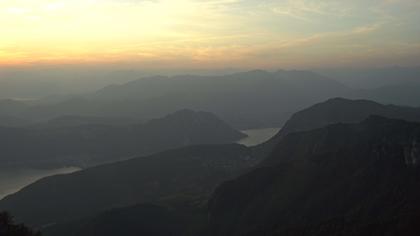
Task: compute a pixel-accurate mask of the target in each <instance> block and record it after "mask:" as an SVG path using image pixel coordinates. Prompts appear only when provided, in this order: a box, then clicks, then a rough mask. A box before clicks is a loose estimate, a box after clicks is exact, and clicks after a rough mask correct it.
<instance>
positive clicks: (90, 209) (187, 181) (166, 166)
mask: <svg viewBox="0 0 420 236" xmlns="http://www.w3.org/2000/svg"><path fill="white" fill-rule="evenodd" d="M253 165H255V160H254V159H253V157H252V154H251V152H250V151H249V149H248V148H246V147H244V146H241V145H238V144H226V145H208V146H206V145H205V146H193V147H187V148H182V149H177V150H171V151H166V152H163V153H159V154H155V155H152V156H148V157H140V158H136V159H132V160H128V161H123V162H119V163H113V164H107V165H103V166H98V167H94V168H90V169H86V170H84V171H80V172H76V173H73V174H69V175H60V176H52V177H48V178H45V179H42V180H40V181H38V182H36V183H34V184H32V185H30V186H28V187H26V188H24V189H23V190H21V191H19V192H18V193H16V194H13V195H10V196H8V197H6V198H5V199H3V200H1V201H0V209H4V210H9V211H10V212H13V214H15V215H16V217H17V219H18V220H20V221H23V222H25V223H28V224H30V225H36V226H45V225H50V224H53V223H56V222H60V221H66V220H72V219H78V218H81V217H90V216H92V215H95V214H97V213H99V212H102V211H105V210H109V209H112V208H117V207H125V206H130V205H135V204H141V203H160V202H168V201H169V202H170V201H172V200H174V201H175V199H177V201H180V200H182V199H195V198H207V196H208V195H209V194H211V193H212V191H213V189H214V188H215V187H216V186H217V185H218V184H220V183H221V182H223V181H225V180H227V179H229V178H233V177H236V176H238V175H239V174H240V173H242V171H244V170H245V169H247V168H249V167H251V166H253ZM171 199H172V200H171Z"/></svg>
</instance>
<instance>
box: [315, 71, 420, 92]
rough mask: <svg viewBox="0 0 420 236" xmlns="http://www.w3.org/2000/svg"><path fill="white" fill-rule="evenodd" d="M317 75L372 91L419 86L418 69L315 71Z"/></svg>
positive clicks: (419, 72)
mask: <svg viewBox="0 0 420 236" xmlns="http://www.w3.org/2000/svg"><path fill="white" fill-rule="evenodd" d="M316 72H317V73H320V74H322V75H325V76H327V77H329V78H333V79H335V80H337V81H339V82H341V83H343V84H345V85H348V86H351V87H354V88H362V89H372V88H380V87H384V86H394V85H398V84H417V85H420V77H419V74H420V67H418V66H417V67H401V66H392V67H382V68H363V69H355V68H353V69H329V70H317V71H316Z"/></svg>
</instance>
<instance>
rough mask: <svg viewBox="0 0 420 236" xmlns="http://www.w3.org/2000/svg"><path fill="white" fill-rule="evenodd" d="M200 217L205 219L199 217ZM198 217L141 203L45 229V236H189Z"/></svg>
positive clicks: (187, 212) (188, 212)
mask: <svg viewBox="0 0 420 236" xmlns="http://www.w3.org/2000/svg"><path fill="white" fill-rule="evenodd" d="M198 216H199V217H198V218H203V217H202V216H201V215H198ZM195 222H197V214H194V213H193V212H191V211H188V210H186V211H184V212H181V211H180V210H175V209H173V208H168V207H164V206H157V205H151V204H141V205H136V206H132V207H127V208H121V209H114V210H110V211H106V212H104V213H101V214H98V215H96V216H94V217H91V218H84V219H81V220H77V221H73V222H70V223H64V224H58V225H55V226H53V227H50V228H47V229H45V230H43V235H45V236H56V235H60V236H115V235H124V236H138V235H147V236H170V235H174V236H180V235H191V236H193V235H194V234H188V231H189V228H191V226H192V225H193V224H194V223H195Z"/></svg>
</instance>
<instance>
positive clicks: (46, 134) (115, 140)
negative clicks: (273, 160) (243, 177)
mask: <svg viewBox="0 0 420 236" xmlns="http://www.w3.org/2000/svg"><path fill="white" fill-rule="evenodd" d="M102 120H103V121H110V120H104V119H102ZM90 121H92V119H80V118H79V119H69V118H61V119H55V120H53V121H50V122H49V123H46V124H40V125H32V126H25V127H0V140H1V142H0V152H1V153H2V155H1V157H0V161H1V163H2V165H30V166H41V167H45V166H49V165H52V166H63V165H76V166H82V167H83V166H91V165H96V164H99V163H104V162H109V161H116V160H122V159H127V158H131V157H136V156H142V155H148V154H152V153H156V152H159V151H163V150H167V149H172V148H177V147H183V146H188V145H194V144H222V143H233V142H235V141H237V140H239V139H241V138H243V137H245V136H246V135H245V134H243V133H241V132H239V131H237V130H235V129H233V128H231V127H230V126H229V125H228V124H226V123H225V122H223V121H222V120H220V119H219V118H218V117H216V116H215V115H213V114H211V113H207V112H195V111H192V110H180V111H177V112H175V113H172V114H169V115H167V116H165V117H162V118H159V119H153V120H150V121H148V122H146V123H134V124H125V125H121V124H115V123H114V124H110V123H106V122H104V123H101V120H100V119H93V121H92V122H94V123H90ZM23 147H24V148H23Z"/></svg>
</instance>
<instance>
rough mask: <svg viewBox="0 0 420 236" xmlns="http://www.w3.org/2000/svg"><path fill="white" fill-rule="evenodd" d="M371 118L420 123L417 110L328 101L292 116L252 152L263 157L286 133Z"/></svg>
mask: <svg viewBox="0 0 420 236" xmlns="http://www.w3.org/2000/svg"><path fill="white" fill-rule="evenodd" d="M371 115H379V116H383V117H387V118H394V119H403V120H407V121H417V122H420V108H414V107H403V106H395V105H382V104H379V103H376V102H372V101H368V100H350V99H344V98H332V99H329V100H327V101H325V102H322V103H318V104H315V105H313V106H310V107H308V108H306V109H304V110H302V111H299V112H296V113H295V114H293V115H292V116H291V118H290V119H289V120H288V121H287V122H286V123H285V125H284V126H283V128H282V129H281V130H280V131H279V133H277V134H276V135H275V136H274V137H273V138H271V139H270V140H269V141H267V142H266V143H263V144H261V145H259V146H257V147H254V149H255V150H256V152H260V153H262V155H264V156H266V155H268V154H269V153H270V152H271V151H272V149H273V148H274V147H275V146H276V145H277V143H279V142H280V140H281V139H282V138H283V137H285V136H286V135H288V134H290V133H293V132H298V131H307V130H312V129H316V128H321V127H324V126H327V125H330V124H335V123H358V122H361V121H363V120H364V119H366V118H368V117H369V116H371Z"/></svg>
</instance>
